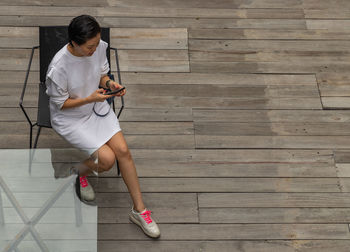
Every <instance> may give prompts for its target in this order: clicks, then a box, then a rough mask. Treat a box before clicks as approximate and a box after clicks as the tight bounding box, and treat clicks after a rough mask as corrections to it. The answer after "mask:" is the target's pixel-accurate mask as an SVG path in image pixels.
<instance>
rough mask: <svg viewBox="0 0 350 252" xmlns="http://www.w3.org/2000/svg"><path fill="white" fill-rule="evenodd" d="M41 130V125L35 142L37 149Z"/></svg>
mask: <svg viewBox="0 0 350 252" xmlns="http://www.w3.org/2000/svg"><path fill="white" fill-rule="evenodd" d="M40 131H41V126H39V128H38V133H36V137H35V142H34V149H36V146H37V145H38V140H39V135H40Z"/></svg>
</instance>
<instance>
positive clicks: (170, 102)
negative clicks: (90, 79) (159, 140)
mask: <svg viewBox="0 0 350 252" xmlns="http://www.w3.org/2000/svg"><path fill="white" fill-rule="evenodd" d="M17 99H18V98H17V96H10V95H8V96H4V97H3V99H2V100H1V101H0V106H1V107H16V106H17V104H18V100H17ZM25 99H26V104H27V106H30V107H34V106H36V105H37V95H34V94H33V95H30V94H28V95H27V96H26V98H25ZM125 99H126V100H125V105H126V106H127V107H128V108H133V109H135V108H138V109H141V108H147V109H151V108H157V109H172V108H184V109H186V108H206V109H210V108H218V109H220V108H221V109H321V108H322V106H321V102H320V98H319V97H292V98H288V97H286V98H284V97H282V98H280V97H271V98H270V97H223V98H222V97H182V96H175V95H173V96H163V95H162V96H159V95H157V94H154V95H149V96H141V97H140V96H139V94H138V93H137V95H136V94H135V95H130V96H129V95H126V98H125Z"/></svg>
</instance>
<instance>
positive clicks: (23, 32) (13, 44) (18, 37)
mask: <svg viewBox="0 0 350 252" xmlns="http://www.w3.org/2000/svg"><path fill="white" fill-rule="evenodd" d="M8 7H9V6H7V7H6V8H0V12H1V11H2V10H6V11H8V9H7V8H8ZM0 34H2V36H1V37H0V45H1V46H0V47H1V48H31V47H33V46H37V45H39V29H38V28H34V27H0Z"/></svg>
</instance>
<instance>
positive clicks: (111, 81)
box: [100, 75, 126, 96]
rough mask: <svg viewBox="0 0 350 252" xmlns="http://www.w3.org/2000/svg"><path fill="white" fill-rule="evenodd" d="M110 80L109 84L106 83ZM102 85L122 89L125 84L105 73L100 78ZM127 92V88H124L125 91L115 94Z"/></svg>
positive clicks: (120, 94)
mask: <svg viewBox="0 0 350 252" xmlns="http://www.w3.org/2000/svg"><path fill="white" fill-rule="evenodd" d="M107 81H109V82H108V85H107V84H106V83H107ZM100 87H103V88H107V89H111V90H117V89H120V88H122V87H123V86H122V85H120V84H119V83H117V82H115V81H113V80H111V79H110V78H109V77H108V75H103V76H102V77H101V79H100ZM125 93H126V90H125V89H124V90H123V91H121V92H119V93H117V94H116V95H114V96H123V95H125Z"/></svg>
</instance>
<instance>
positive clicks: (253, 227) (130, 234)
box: [98, 224, 350, 240]
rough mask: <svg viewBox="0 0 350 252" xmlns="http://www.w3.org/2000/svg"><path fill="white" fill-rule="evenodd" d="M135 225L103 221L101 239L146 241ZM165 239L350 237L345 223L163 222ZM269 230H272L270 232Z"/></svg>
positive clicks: (99, 226)
mask: <svg viewBox="0 0 350 252" xmlns="http://www.w3.org/2000/svg"><path fill="white" fill-rule="evenodd" d="M136 228H137V227H135V225H133V224H99V225H98V239H99V240H111V239H117V240H119V239H123V240H126V239H127V240H129V239H132V240H145V239H147V237H145V236H144V234H143V233H142V231H141V230H138V232H136V230H137V229H136ZM160 229H161V232H162V238H161V239H164V240H218V239H220V240H238V239H254V240H263V239H349V237H350V235H349V229H348V225H345V224H163V225H160ZM267 230H268V231H267Z"/></svg>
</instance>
